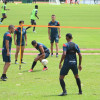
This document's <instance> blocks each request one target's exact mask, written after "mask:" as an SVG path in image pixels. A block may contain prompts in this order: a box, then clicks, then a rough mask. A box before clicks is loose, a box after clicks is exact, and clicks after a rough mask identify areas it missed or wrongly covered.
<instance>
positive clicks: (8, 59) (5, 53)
mask: <svg viewBox="0 0 100 100" xmlns="http://www.w3.org/2000/svg"><path fill="white" fill-rule="evenodd" d="M2 58H3V62H11V55H10V56H7V52H6V51H5V50H2Z"/></svg>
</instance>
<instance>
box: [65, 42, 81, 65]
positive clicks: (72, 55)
mask: <svg viewBox="0 0 100 100" xmlns="http://www.w3.org/2000/svg"><path fill="white" fill-rule="evenodd" d="M65 45H66V57H65V60H66V61H68V62H70V63H71V62H76V63H77V58H76V53H79V52H80V49H79V47H78V45H77V44H75V43H73V42H68V43H65Z"/></svg>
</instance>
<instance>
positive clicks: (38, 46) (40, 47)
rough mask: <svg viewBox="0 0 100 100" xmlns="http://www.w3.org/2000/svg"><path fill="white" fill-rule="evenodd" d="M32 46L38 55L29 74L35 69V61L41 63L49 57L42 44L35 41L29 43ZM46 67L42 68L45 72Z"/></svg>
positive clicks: (48, 52) (47, 50)
mask: <svg viewBox="0 0 100 100" xmlns="http://www.w3.org/2000/svg"><path fill="white" fill-rule="evenodd" d="M31 44H32V45H33V47H35V48H36V49H37V50H38V51H39V52H40V54H38V55H37V57H36V58H35V59H34V61H33V64H32V68H31V69H30V70H29V72H33V68H34V67H35V65H36V63H37V61H40V62H41V61H42V59H46V58H48V57H49V54H50V51H49V49H48V48H47V47H46V46H45V45H44V44H42V43H37V42H36V41H35V40H33V41H32V43H31ZM47 69H48V67H47V66H44V68H43V71H45V70H47Z"/></svg>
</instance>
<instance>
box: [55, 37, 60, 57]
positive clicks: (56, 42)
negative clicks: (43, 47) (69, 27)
mask: <svg viewBox="0 0 100 100" xmlns="http://www.w3.org/2000/svg"><path fill="white" fill-rule="evenodd" d="M58 42H59V37H58V36H56V37H55V44H56V57H58V49H59V47H58Z"/></svg>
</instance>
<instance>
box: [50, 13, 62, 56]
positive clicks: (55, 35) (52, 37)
mask: <svg viewBox="0 0 100 100" xmlns="http://www.w3.org/2000/svg"><path fill="white" fill-rule="evenodd" d="M51 18H52V21H50V22H49V24H48V26H60V24H59V22H58V21H56V16H55V15H52V16H51ZM58 33H59V34H58ZM48 35H49V40H50V42H51V56H53V44H54V41H55V43H56V57H58V42H59V38H61V34H60V28H51V27H48Z"/></svg>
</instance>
